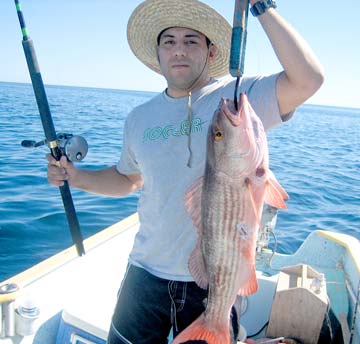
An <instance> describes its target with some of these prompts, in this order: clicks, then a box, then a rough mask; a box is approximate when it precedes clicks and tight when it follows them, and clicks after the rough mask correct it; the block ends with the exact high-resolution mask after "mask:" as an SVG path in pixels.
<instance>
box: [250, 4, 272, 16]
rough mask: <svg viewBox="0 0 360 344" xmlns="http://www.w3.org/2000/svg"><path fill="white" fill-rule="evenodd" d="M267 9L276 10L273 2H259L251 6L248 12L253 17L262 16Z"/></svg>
mask: <svg viewBox="0 0 360 344" xmlns="http://www.w3.org/2000/svg"><path fill="white" fill-rule="evenodd" d="M269 8H276V3H275V1H274V0H260V1H257V2H255V4H254V5H252V6H251V8H250V11H251V14H252V15H253V16H254V17H257V16H260V15H262V14H263V13H264V12H265V11H267V10H268V9H269Z"/></svg>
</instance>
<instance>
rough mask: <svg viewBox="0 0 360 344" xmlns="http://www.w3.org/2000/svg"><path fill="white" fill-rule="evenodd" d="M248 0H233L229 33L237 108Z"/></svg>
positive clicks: (242, 71)
mask: <svg viewBox="0 0 360 344" xmlns="http://www.w3.org/2000/svg"><path fill="white" fill-rule="evenodd" d="M248 13H249V0H235V10H234V21H233V28H232V35H231V49H230V66H229V70H230V74H231V75H232V76H233V77H234V78H236V84H235V92H234V103H235V108H236V110H238V95H237V93H238V88H239V82H240V77H241V76H242V75H243V74H244V64H245V49H246V37H247V22H248Z"/></svg>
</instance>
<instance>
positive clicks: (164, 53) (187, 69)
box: [158, 27, 215, 96]
mask: <svg viewBox="0 0 360 344" xmlns="http://www.w3.org/2000/svg"><path fill="white" fill-rule="evenodd" d="M209 49H210V50H209ZM214 56H215V47H214V46H213V45H210V48H208V46H207V42H206V37H205V36H204V35H203V34H201V33H199V32H198V31H194V30H191V29H187V28H180V27H174V28H169V29H167V30H165V31H164V32H163V33H162V34H161V36H160V40H159V45H158V57H159V63H160V68H161V71H162V73H163V75H164V76H165V78H166V80H167V82H168V92H169V91H170V92H171V91H172V90H175V91H176V90H178V91H179V92H180V93H181V91H183V92H184V91H189V90H190V88H192V87H193V86H194V85H193V84H194V83H195V81H196V85H199V86H203V84H204V83H206V82H207V81H208V79H209V69H208V64H209V63H211V62H212V61H213V58H214ZM198 78H199V80H197V79H198ZM170 95H171V94H170ZM174 95H175V96H177V95H176V94H174Z"/></svg>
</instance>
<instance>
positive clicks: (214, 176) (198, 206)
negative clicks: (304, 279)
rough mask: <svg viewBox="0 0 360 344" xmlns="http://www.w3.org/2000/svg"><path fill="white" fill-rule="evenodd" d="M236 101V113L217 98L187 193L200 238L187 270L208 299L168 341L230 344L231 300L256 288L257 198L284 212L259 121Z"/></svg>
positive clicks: (260, 205) (245, 102)
mask: <svg viewBox="0 0 360 344" xmlns="http://www.w3.org/2000/svg"><path fill="white" fill-rule="evenodd" d="M240 101H241V106H240V108H239V110H238V111H236V110H235V107H234V104H233V102H232V101H229V100H224V99H222V100H221V102H220V106H219V108H218V109H217V111H216V112H215V114H214V117H213V120H212V123H211V125H210V127H209V132H208V138H207V156H206V168H205V174H204V176H203V177H201V178H200V179H199V180H198V181H197V182H196V183H195V184H194V185H193V186H192V187H191V188H190V189H189V190H188V192H187V193H186V207H187V210H188V212H189V214H190V215H191V218H192V220H193V222H194V225H195V227H196V228H197V231H198V235H199V237H198V242H197V244H196V247H195V249H194V251H193V253H192V254H191V257H190V259H189V269H190V272H191V274H192V276H193V277H194V280H195V281H196V283H197V284H198V285H199V286H200V287H202V288H207V287H208V288H209V295H208V300H207V306H206V310H205V312H204V313H203V314H202V315H201V316H200V317H199V318H198V319H197V320H195V321H194V322H193V323H192V324H191V325H190V326H189V327H188V328H186V329H185V330H184V331H183V332H182V333H180V334H179V335H178V336H177V337H176V338H175V339H174V341H173V344H180V343H185V342H186V341H190V340H203V341H206V342H207V343H208V344H230V337H229V333H230V330H229V319H230V311H231V307H232V305H233V304H234V302H235V299H236V296H237V295H249V294H252V293H255V292H256V291H257V288H258V284H257V279H256V267H255V249H256V240H257V234H258V230H259V226H260V221H261V214H262V209H263V204H264V201H265V202H267V203H268V204H270V205H272V206H275V207H277V208H286V205H285V203H284V200H286V199H288V195H287V193H286V192H285V190H284V189H283V188H282V187H281V186H280V184H279V183H278V182H277V181H276V179H275V176H274V175H273V173H272V172H271V171H270V170H269V156H268V146H267V139H266V134H265V131H264V128H263V125H262V122H261V120H260V119H259V118H258V117H257V115H256V114H255V112H254V110H253V109H252V107H251V105H250V103H249V102H248V99H247V96H246V95H245V94H241V97H240Z"/></svg>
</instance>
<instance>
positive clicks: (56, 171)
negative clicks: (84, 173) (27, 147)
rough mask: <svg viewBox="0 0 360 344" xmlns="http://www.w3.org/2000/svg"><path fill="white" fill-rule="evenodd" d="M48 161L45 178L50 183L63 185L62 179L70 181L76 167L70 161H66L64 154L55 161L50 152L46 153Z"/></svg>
mask: <svg viewBox="0 0 360 344" xmlns="http://www.w3.org/2000/svg"><path fill="white" fill-rule="evenodd" d="M46 160H47V161H48V170H47V178H48V181H49V183H50V184H52V185H55V186H63V185H64V180H67V181H68V182H69V184H70V185H71V182H72V180H73V178H74V176H75V174H76V171H77V169H76V167H75V166H74V164H73V163H72V162H71V161H68V160H67V158H66V157H65V156H62V157H61V159H60V161H56V160H55V158H54V157H53V156H52V155H51V154H47V155H46Z"/></svg>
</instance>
